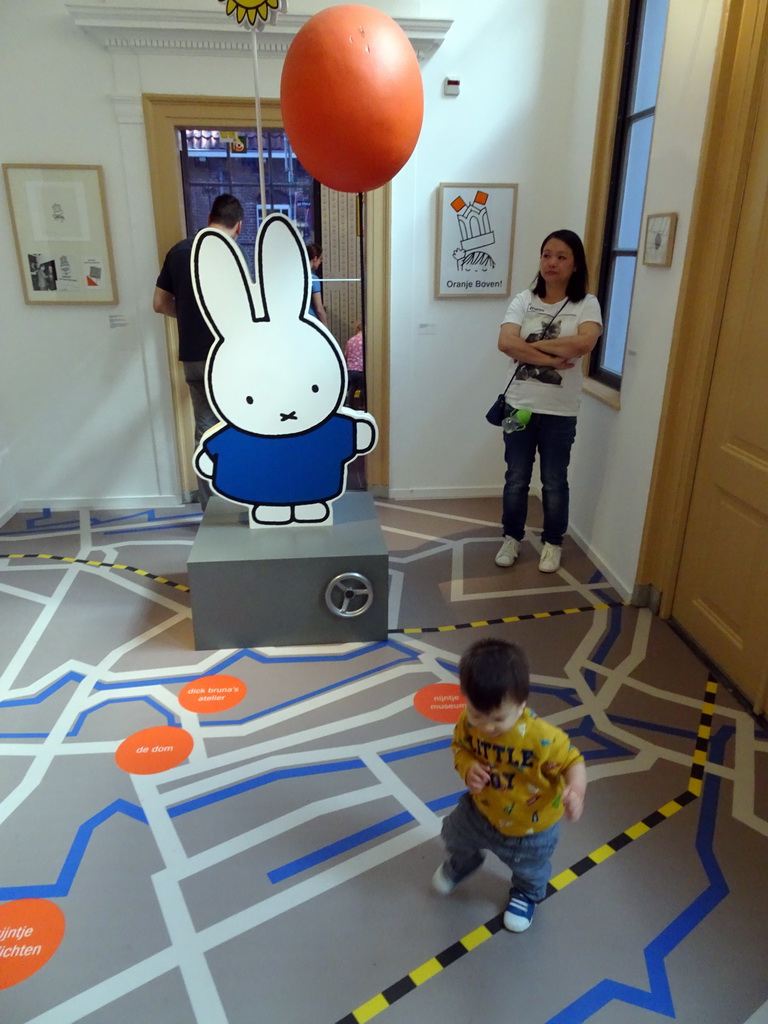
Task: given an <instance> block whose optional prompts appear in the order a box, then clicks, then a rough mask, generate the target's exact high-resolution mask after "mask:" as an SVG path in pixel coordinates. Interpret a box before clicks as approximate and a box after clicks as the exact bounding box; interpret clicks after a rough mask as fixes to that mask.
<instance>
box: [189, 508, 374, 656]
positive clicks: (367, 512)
mask: <svg viewBox="0 0 768 1024" xmlns="http://www.w3.org/2000/svg"><path fill="white" fill-rule="evenodd" d="M333 511H334V522H333V525H332V526H271V527H260V528H257V529H251V528H249V526H248V523H247V520H246V518H245V513H244V512H243V511H242V510H241V509H240V507H239V506H237V505H233V504H232V503H231V502H228V501H225V500H224V499H223V498H220V497H218V495H213V496H212V497H211V499H210V501H209V502H208V506H207V508H206V510H205V515H204V516H203V521H202V522H201V524H200V528H199V530H198V533H197V537H196V539H195V542H194V544H193V545H192V552H191V554H190V557H189V562H188V570H189V586H190V590H191V595H192V627H193V631H194V637H195V648H196V649H197V650H219V649H221V648H230V647H272V646H294V645H296V644H328V643H348V642H360V641H369V640H386V639H387V627H388V619H387V611H388V585H389V560H388V554H387V548H386V545H385V543H384V536H383V534H382V532H381V526H380V524H379V519H378V516H377V514H376V509H375V507H374V504H373V498H372V497H371V495H370V494H368V493H367V492H365V491H347V492H346V493H345V494H344V495H342V497H341V498H339V499H338V501H336V502H335V503H334V508H333ZM350 574H358V575H359V576H362V577H364V581H360V580H358V579H357V577H356V576H355V575H350ZM337 577H342V579H341V580H340V581H339V582H337V583H336V585H335V586H333V587H332V588H331V591H330V595H329V600H330V603H331V605H332V607H333V608H335V609H339V610H341V611H342V612H346V614H342V615H339V614H337V613H335V612H334V611H333V610H332V609H331V608H329V607H328V603H327V601H326V593H327V591H328V588H329V584H331V582H332V581H333V580H335V579H336V578H337ZM366 583H370V587H368V586H367V585H366ZM369 592H370V604H369V605H368V607H367V608H365V610H360V609H363V608H364V606H365V604H366V601H367V600H368V599H369ZM358 611H359V614H353V613H355V612H358Z"/></svg>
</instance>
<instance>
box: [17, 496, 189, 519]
mask: <svg viewBox="0 0 768 1024" xmlns="http://www.w3.org/2000/svg"><path fill="white" fill-rule="evenodd" d="M181 504H182V500H181V496H180V495H178V494H128V495H125V496H124V497H118V498H115V497H110V498H45V499H37V500H35V499H29V500H27V501H20V502H18V503H17V505H16V506H15V508H14V509H13V510H12V511H11V513H10V514H11V515H15V514H16V513H17V512H39V511H40V509H41V508H49V509H50V510H51V511H52V512H72V511H78V510H79V509H81V508H88V509H104V510H110V509H134V510H135V509H138V508H176V507H177V506H179V505H181Z"/></svg>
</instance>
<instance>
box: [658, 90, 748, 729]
mask: <svg viewBox="0 0 768 1024" xmlns="http://www.w3.org/2000/svg"><path fill="white" fill-rule="evenodd" d="M767 182H768V78H767V79H766V81H765V82H764V85H763V94H762V99H761V102H760V105H759V107H758V116H757V123H756V130H755V136H754V142H753V147H752V154H751V159H750V161H749V171H748V174H747V179H746V187H745V192H744V199H743V205H742V209H741V213H740V218H739V225H738V232H737V237H736V244H735V249H734V259H733V265H732V267H731V272H730V277H729V281H728V289H727V294H726V301H725V307H724V314H723V321H722V324H721V329H720V336H719V341H718V345H717V352H716V356H715V363H714V367H713V375H712V383H711V390H710V394H709V399H708V403H707V411H706V418H705V422H704V429H703V431H702V438H701V447H700V450H699V455H698V461H697V465H696V475H695V481H694V487H693V493H692V498H691V506H690V510H689V517H688V523H687V526H686V532H685V540H684V546H683V555H682V561H681V564H680V574H679V578H678V584H677V587H676V590H675V597H674V602H673V607H672V617H673V618H674V619H675V620H676V621H677V622H679V624H680V625H681V626H682V627H683V629H684V630H685V631H686V632H687V633H688V634H689V636H690V637H691V638H692V639H693V640H694V641H695V642H696V643H697V644H698V645H699V646H700V647H701V648H702V649H703V650H704V651H706V653H707V654H708V655H709V656H710V657H711V658H712V659H713V660H714V661H715V662H716V663H717V664H718V665H719V666H720V667H721V668H722V669H723V671H725V672H726V673H727V674H728V675H729V676H730V677H731V678H732V679H733V681H734V682H735V683H736V685H737V686H738V687H739V689H740V690H741V691H742V692H743V693H744V694H746V695H747V696H748V697H749V699H750V700H751V701H752V702H753V704H754V706H755V710H756V711H764V710H766V707H767V706H768V316H767V313H766V300H768V283H767V282H768V189H767V187H766V183H767ZM688 258H689V259H694V260H695V259H703V260H705V259H707V253H706V252H705V251H702V252H695V253H689V255H688Z"/></svg>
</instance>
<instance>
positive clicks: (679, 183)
mask: <svg viewBox="0 0 768 1024" xmlns="http://www.w3.org/2000/svg"><path fill="white" fill-rule="evenodd" d="M722 10H723V0H701V2H698V3H696V4H691V3H690V2H689V0H671V2H670V6H669V18H668V22H667V35H666V41H665V46H664V57H663V63H662V71H661V81H660V83H659V95H658V100H657V107H656V111H657V112H656V119H655V124H654V131H653V143H652V152H651V163H650V168H649V174H648V185H647V189H646V197H645V213H664V212H671V211H675V212H677V213H678V215H679V219H678V226H677V237H676V240H675V251H674V258H673V262H672V266H671V267H670V268H669V269H664V268H659V267H646V266H643V265H642V263H640V264H639V265H638V268H637V273H636V276H635V289H634V295H633V302H632V315H631V318H630V323H629V332H628V352H627V357H626V362H625V366H624V378H623V382H622V389H621V409H620V410H619V411H616V410H613V409H610V408H608V406H606V405H604V404H603V403H601V402H599V401H597V400H596V399H593V398H590V397H589V396H586V397H585V398H584V400H583V403H582V408H581V412H580V413H579V428H578V430H579V433H578V439H577V443H576V448H575V450H574V459H573V463H572V468H571V480H572V487H571V495H572V500H571V504H572V508H571V524H572V527H571V528H572V531H573V532H574V533H575V534H576V535H577V536H578V537H579V538H580V539H581V541H582V542H583V544H584V546H586V547H587V548H588V549H589V551H590V553H591V554H592V556H593V558H594V559H595V560H596V561H597V563H598V564H601V565H602V566H603V567H604V568H606V569H607V570H608V572H609V573H610V575H611V577H612V578H613V579H614V580H615V581H616V582H617V583H618V584H619V586H620V588H621V589H622V591H623V592H624V594H625V595H629V594H631V592H632V588H633V585H634V581H635V572H636V569H637V562H638V557H639V554H640V544H641V541H642V532H643V523H644V519H645V511H646V504H647V495H648V489H649V487H650V481H651V471H652V468H653V457H654V452H655V448H656V439H657V435H658V427H659V418H660V415H661V406H662V399H663V396H664V383H665V379H666V374H667V364H668V362H669V352H670V346H671V342H672V333H673V327H674V319H675V313H676V310H677V298H678V291H679V288H680V280H681V277H682V273H683V264H684V260H685V256H686V251H685V250H686V243H687V239H688V230H689V227H690V219H691V208H692V204H693V195H694V189H695V184H696V175H697V170H698V160H699V152H700V147H701V139H702V135H703V131H704V121H705V116H706V110H707V103H708V100H709V87H710V79H711V75H712V68H713V63H714V57H715V49H716V46H717V39H718V32H719V27H720V20H721V15H722ZM643 223H645V214H644V217H643ZM693 258H697V255H696V254H694V255H693Z"/></svg>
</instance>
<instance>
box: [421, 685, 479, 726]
mask: <svg viewBox="0 0 768 1024" xmlns="http://www.w3.org/2000/svg"><path fill="white" fill-rule="evenodd" d="M466 703H467V702H466V701H465V700H464V695H463V694H462V692H461V689H460V687H459V686H458V685H457V684H456V683H432V684H431V685H430V686H425V687H423V688H422V689H421V690H419V692H418V693H417V694H416V696H415V697H414V698H413V706H414V707H415V708H416V710H417V711H418V712H419V714H420V715H424V717H425V718H431V719H432V721H433V722H458V720H459V715H460V714H461V712H462V711H463V710H464V708H465V707H466Z"/></svg>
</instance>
